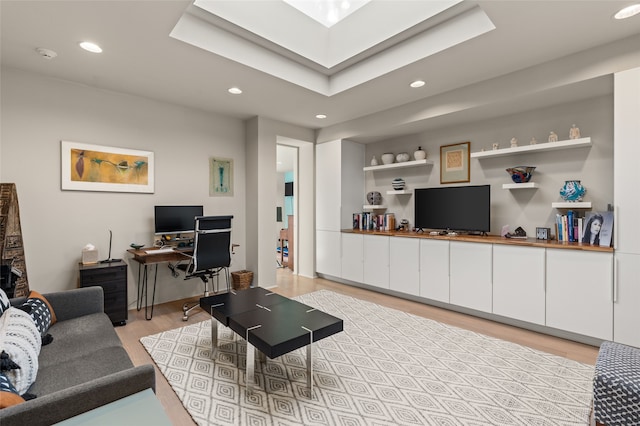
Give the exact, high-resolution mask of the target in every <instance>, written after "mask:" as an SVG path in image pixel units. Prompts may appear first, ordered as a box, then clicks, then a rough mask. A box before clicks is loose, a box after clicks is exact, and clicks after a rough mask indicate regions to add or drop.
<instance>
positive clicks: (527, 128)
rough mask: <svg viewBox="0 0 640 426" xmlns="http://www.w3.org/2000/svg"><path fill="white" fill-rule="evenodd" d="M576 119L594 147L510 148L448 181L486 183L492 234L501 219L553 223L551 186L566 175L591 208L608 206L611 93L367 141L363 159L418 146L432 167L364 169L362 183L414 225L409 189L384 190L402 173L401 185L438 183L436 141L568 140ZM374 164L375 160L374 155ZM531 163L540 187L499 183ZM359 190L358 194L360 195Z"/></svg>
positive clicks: (529, 225) (485, 144) (530, 227)
mask: <svg viewBox="0 0 640 426" xmlns="http://www.w3.org/2000/svg"><path fill="white" fill-rule="evenodd" d="M574 123H575V124H576V125H577V126H578V127H579V128H580V131H581V136H583V137H586V136H589V137H591V141H592V144H593V146H591V147H590V148H580V149H573V150H559V151H547V152H539V153H533V154H525V155H522V154H520V155H512V156H505V157H494V158H487V159H482V160H478V159H471V162H470V165H471V181H470V182H469V183H461V184H448V185H442V186H455V185H485V184H490V185H491V233H492V234H499V233H500V230H501V228H502V226H503V225H510V228H511V231H513V230H514V229H515V228H516V227H517V226H522V227H523V228H524V229H525V231H526V232H527V234H528V235H529V236H534V235H535V228H536V227H537V226H539V227H550V228H552V229H553V224H554V218H555V214H556V213H558V211H557V210H556V209H553V208H552V207H551V203H552V202H556V201H562V199H561V198H560V195H559V193H558V191H559V190H560V188H561V187H562V185H563V184H564V181H565V180H568V179H578V180H581V181H582V184H583V185H584V186H585V187H586V188H587V193H586V195H585V199H584V201H591V202H592V205H593V210H594V211H602V210H606V209H607V204H608V203H613V96H612V95H610V96H602V97H598V98H593V99H589V100H587V101H582V102H576V103H570V104H563V105H558V106H554V107H551V108H544V109H538V110H532V111H528V112H525V113H519V114H514V115H509V116H504V117H500V118H498V119H493V120H486V121H482V122H473V123H463V124H460V125H458V126H455V127H448V128H444V129H440V130H438V131H433V132H427V133H421V134H418V135H414V136H409V137H404V138H401V139H394V140H389V141H384V142H380V143H376V144H369V145H366V164H367V165H368V164H369V162H370V161H371V158H372V156H373V155H375V156H376V157H377V159H378V161H379V162H380V161H381V160H380V156H381V155H382V154H383V153H385V152H393V153H395V154H397V153H400V152H403V151H404V152H407V153H409V154H410V155H411V157H412V158H411V159H413V152H414V151H415V150H416V149H417V148H418V146H422V149H423V150H425V151H427V158H428V159H431V160H433V161H434V162H435V164H434V165H433V166H427V167H419V168H407V169H396V170H390V171H377V172H366V174H365V177H366V182H365V186H366V190H365V194H366V193H367V192H369V191H380V192H381V193H382V196H383V204H385V205H387V206H388V208H387V212H394V213H396V217H397V218H399V219H404V218H406V219H409V222H410V224H411V225H412V226H413V224H414V210H413V209H414V199H413V195H410V196H409V195H402V196H394V195H387V194H386V191H387V190H391V189H392V187H391V181H392V180H393V179H394V178H396V177H402V178H404V179H405V181H406V182H407V188H406V189H410V190H413V189H415V188H428V187H437V186H441V185H440V160H439V158H440V146H441V145H448V144H454V143H458V142H467V141H469V142H471V145H470V146H471V152H476V151H480V150H481V149H482V148H484V149H485V150H489V149H491V144H492V143H493V142H499V143H500V147H501V148H506V147H509V141H510V140H511V138H512V137H516V138H518V141H519V145H520V146H522V145H528V144H529V141H530V140H531V138H532V137H535V138H536V139H537V140H538V143H546V142H547V137H548V135H549V132H550V131H552V130H553V131H555V132H556V133H557V134H558V138H559V139H560V140H565V139H569V128H570V127H571V125H572V124H574ZM380 164H382V163H381V162H380ZM519 165H526V166H536V167H537V168H536V170H535V172H534V174H533V178H532V182H538V183H539V184H540V185H541V187H540V188H539V189H533V190H517V191H510V190H504V189H502V184H503V183H511V182H512V181H511V178H510V176H509V174H508V173H507V172H506V171H505V169H506V168H508V167H513V166H519ZM365 194H362V199H363V202H364V198H365Z"/></svg>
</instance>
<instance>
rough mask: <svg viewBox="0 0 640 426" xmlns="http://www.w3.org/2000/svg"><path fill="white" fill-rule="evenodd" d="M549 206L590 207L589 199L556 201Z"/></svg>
mask: <svg viewBox="0 0 640 426" xmlns="http://www.w3.org/2000/svg"><path fill="white" fill-rule="evenodd" d="M551 207H553V208H554V209H590V208H591V201H576V202H570V201H561V202H558V203H551Z"/></svg>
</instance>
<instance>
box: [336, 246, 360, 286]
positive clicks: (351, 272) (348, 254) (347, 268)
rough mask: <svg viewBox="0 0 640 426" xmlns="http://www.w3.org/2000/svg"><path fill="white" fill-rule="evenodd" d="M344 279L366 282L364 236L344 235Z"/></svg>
mask: <svg viewBox="0 0 640 426" xmlns="http://www.w3.org/2000/svg"><path fill="white" fill-rule="evenodd" d="M341 265H342V275H341V276H342V278H344V279H345V280H349V281H356V282H359V283H361V282H363V281H364V238H363V235H362V234H342V264H341Z"/></svg>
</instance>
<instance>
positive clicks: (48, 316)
mask: <svg viewBox="0 0 640 426" xmlns="http://www.w3.org/2000/svg"><path fill="white" fill-rule="evenodd" d="M21 309H22V310H23V311H25V312H27V313H28V314H29V315H31V318H33V322H34V323H35V324H36V327H38V331H39V332H40V336H41V337H44V336H45V335H46V334H47V330H49V327H51V325H52V324H55V323H56V314H55V312H53V308H52V307H51V305H50V304H49V302H48V301H47V299H45V297H44V296H43V295H41V294H40V293H38V292H37V291H31V292H30V293H29V297H28V298H27V300H25V302H24V303H23V304H22V306H21Z"/></svg>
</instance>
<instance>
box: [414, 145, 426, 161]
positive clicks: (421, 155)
mask: <svg viewBox="0 0 640 426" xmlns="http://www.w3.org/2000/svg"><path fill="white" fill-rule="evenodd" d="M413 158H415V159H416V160H424V159H425V158H427V153H426V152H425V151H423V150H422V147H420V146H419V147H418V150H417V151H416V152H414V153H413Z"/></svg>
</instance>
